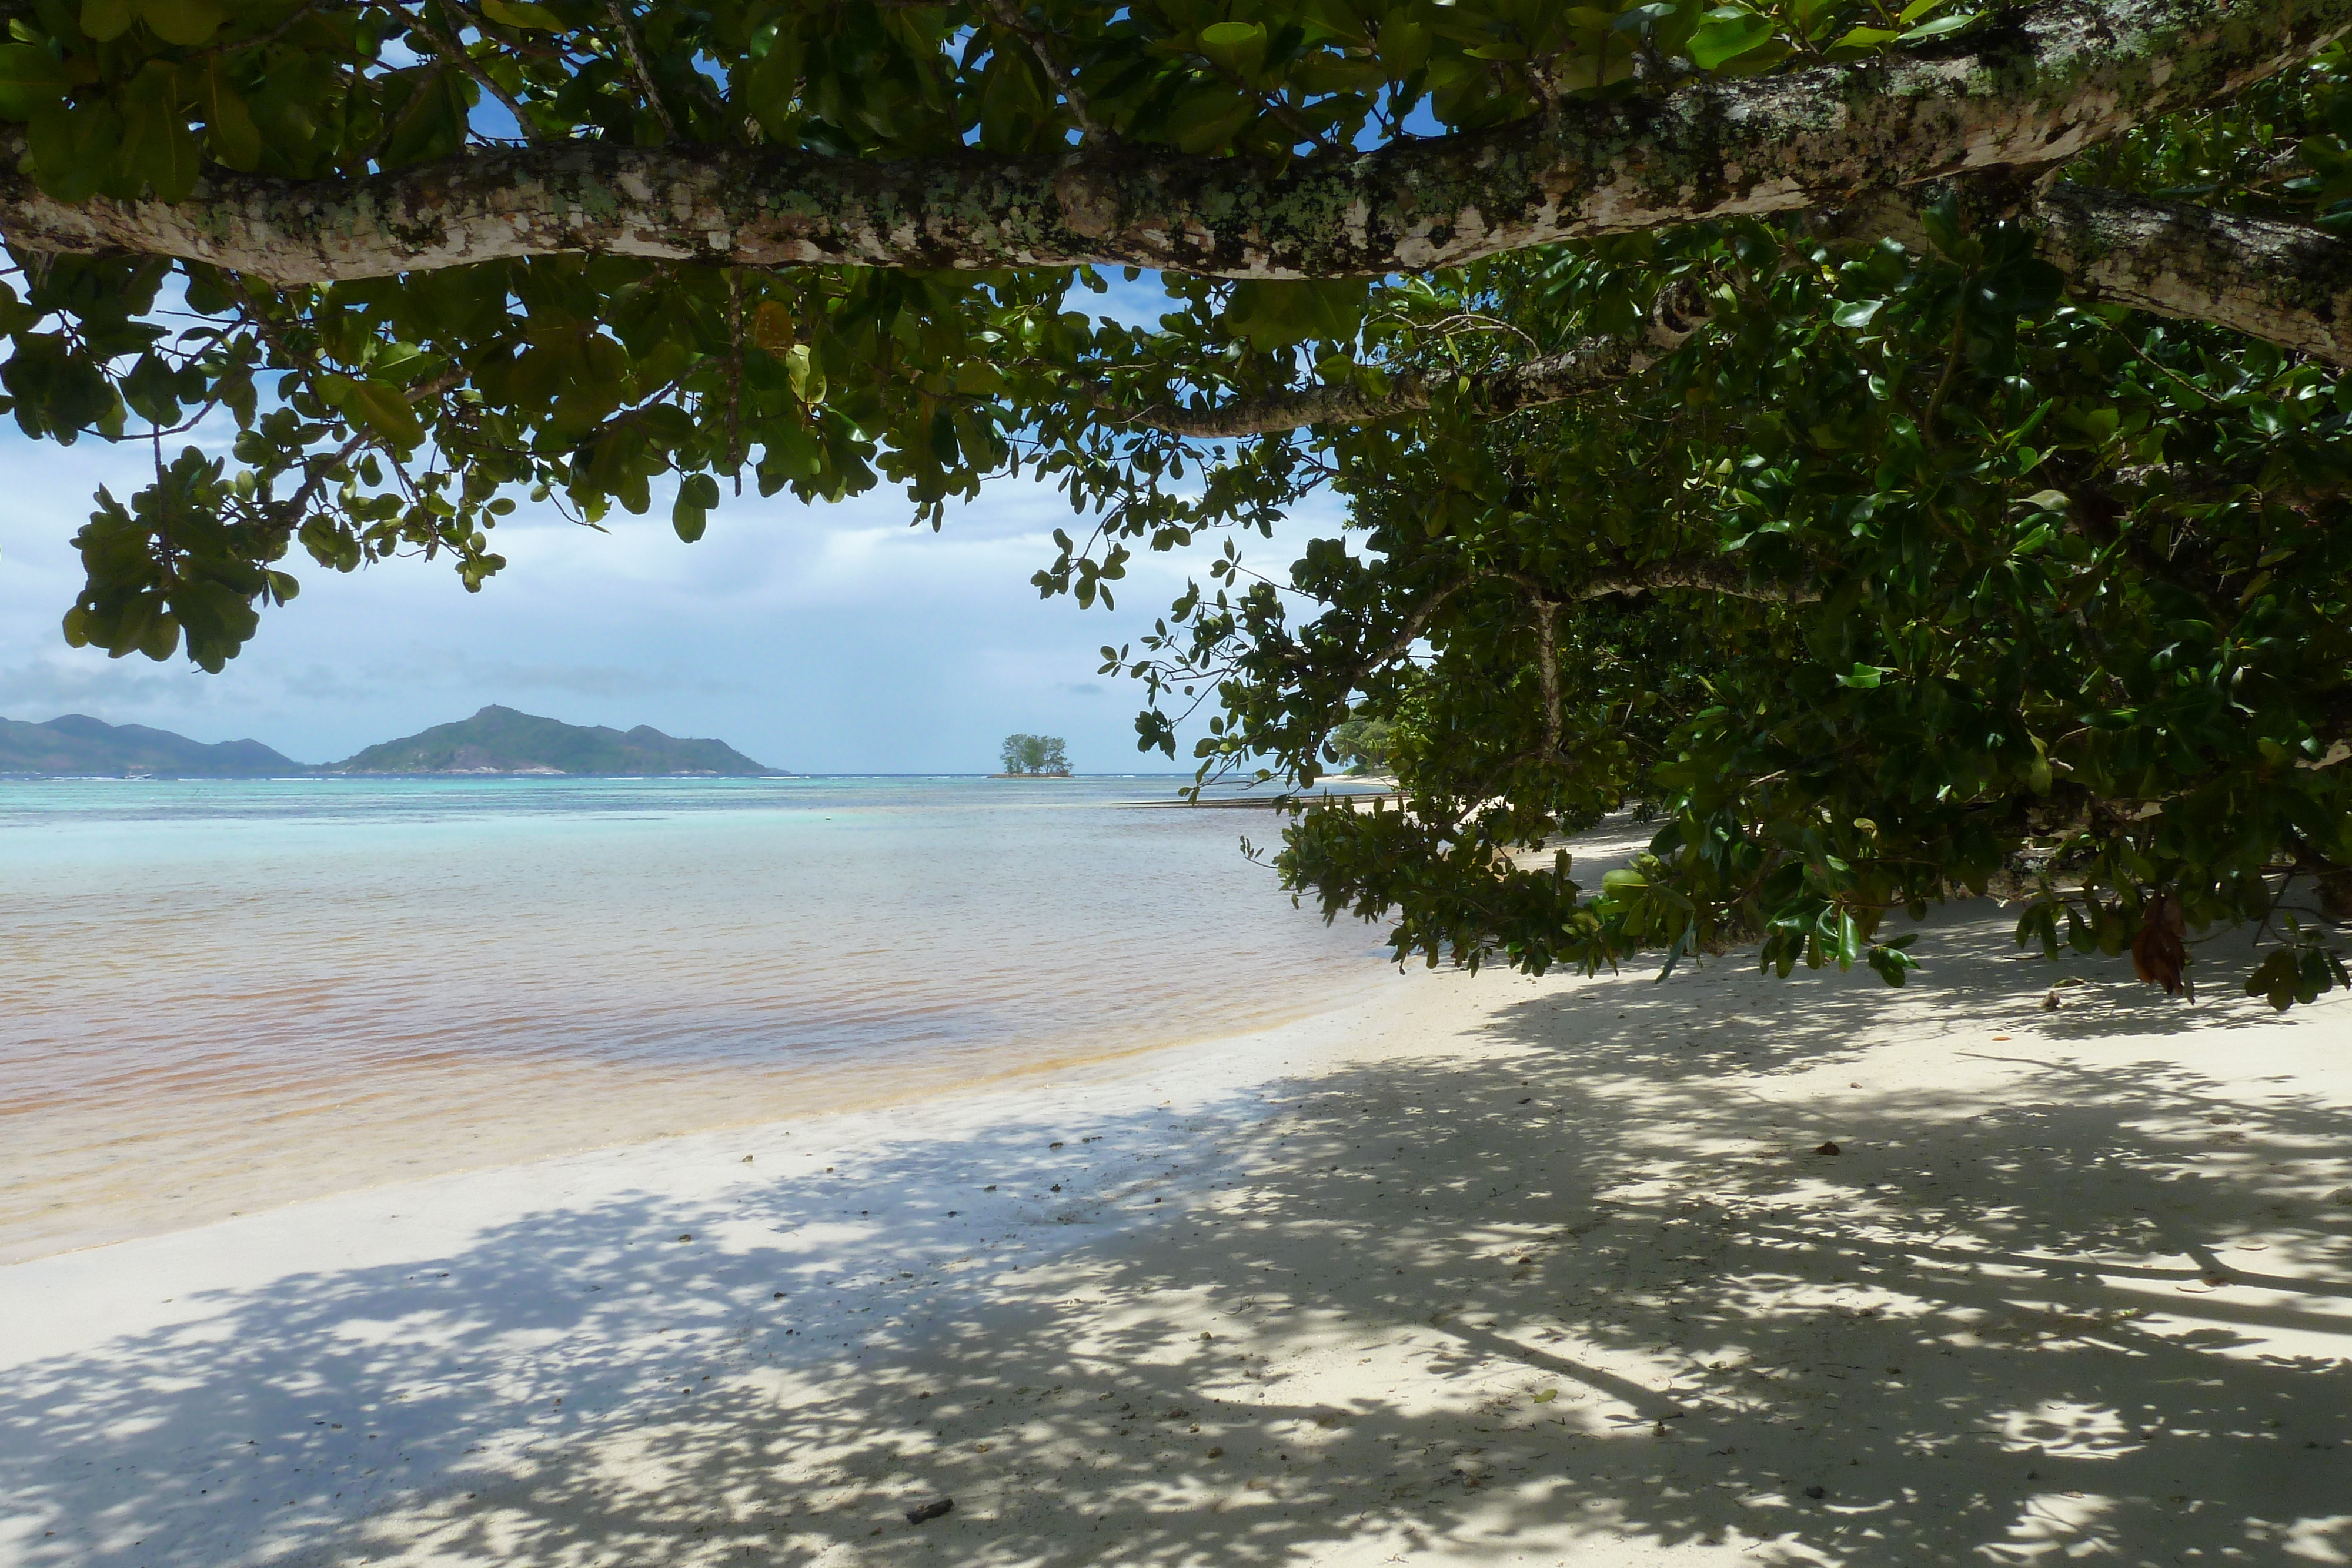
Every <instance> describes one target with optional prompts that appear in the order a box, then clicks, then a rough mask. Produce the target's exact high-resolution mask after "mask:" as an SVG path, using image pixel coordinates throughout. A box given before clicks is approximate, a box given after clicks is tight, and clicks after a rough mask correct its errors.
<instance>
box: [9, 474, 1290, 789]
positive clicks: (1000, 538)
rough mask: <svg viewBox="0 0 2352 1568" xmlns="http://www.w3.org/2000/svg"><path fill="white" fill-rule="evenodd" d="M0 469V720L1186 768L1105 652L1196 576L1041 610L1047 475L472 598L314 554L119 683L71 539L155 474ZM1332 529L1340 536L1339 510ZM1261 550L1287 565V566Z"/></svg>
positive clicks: (566, 529)
mask: <svg viewBox="0 0 2352 1568" xmlns="http://www.w3.org/2000/svg"><path fill="white" fill-rule="evenodd" d="M0 462H5V465H6V471H7V474H8V477H9V483H8V485H7V486H6V489H5V493H0V715H5V716H8V717H11V718H48V717H52V716H55V715H56V714H57V713H61V712H67V711H73V710H79V711H85V712H89V713H93V714H95V715H96V716H99V717H100V718H104V719H107V720H109V721H110V722H115V723H123V722H136V723H142V724H152V725H158V726H161V727H165V728H170V729H176V730H179V731H181V732H182V733H184V734H187V735H191V736H194V737H196V738H198V739H202V740H225V739H235V738H241V737H247V736H250V737H254V738H257V739H259V740H261V741H263V742H265V743H266V744H268V745H270V746H274V747H277V748H278V749H279V750H281V751H283V752H285V753H287V754H288V755H289V756H291V757H294V758H299V759H300V760H303V761H328V760H331V759H335V758H342V757H347V756H349V755H351V754H352V752H354V751H357V750H359V749H360V748H361V747H363V746H367V745H371V744H373V743H374V742H376V741H379V740H383V739H387V738H390V737H394V736H397V735H404V734H408V733H411V732H413V731H415V730H417V729H421V728H423V727H425V726H427V725H431V724H438V723H442V722H445V721H446V720H449V719H453V718H458V717H462V716H465V715H467V714H469V713H471V712H473V711H474V709H476V708H477V707H479V706H482V705H483V704H485V703H491V702H501V703H506V704H509V705H510V706H517V707H521V708H524V709H526V710H527V711H530V712H540V713H548V714H551V715H553V716H556V717H559V718H562V719H566V720H569V721H571V722H573V723H582V724H589V723H593V724H611V725H614V726H617V727H624V728H625V727H629V726H632V725H635V724H651V725H653V726H655V727H657V728H660V729H663V730H667V731H668V732H669V733H670V734H673V735H694V736H712V737H719V738H721V739H724V740H726V741H728V742H729V743H730V744H732V745H734V746H736V747H739V748H740V749H741V750H742V751H744V752H745V753H746V754H748V755H750V756H752V757H755V758H760V759H761V760H762V761H765V762H769V763H772V764H774V765H776V766H779V767H785V768H795V769H799V770H803V771H813V772H814V771H826V772H831V771H844V772H853V771H877V772H929V771H984V770H986V769H988V768H991V767H992V766H993V764H994V762H995V756H996V746H997V742H998V741H999V740H1001V739H1002V738H1003V736H1004V735H1005V734H1007V733H1008V732H1011V731H1013V730H1026V731H1033V732H1036V731H1043V732H1046V733H1051V734H1055V735H1062V736H1066V737H1068V740H1069V743H1070V755H1071V758H1072V760H1073V761H1074V762H1075V763H1076V765H1077V766H1078V767H1079V768H1081V769H1082V770H1124V769H1128V768H1138V767H1141V768H1181V767H1185V766H1188V765H1189V764H1188V763H1187V762H1185V761H1182V760H1180V761H1178V762H1175V763H1171V762H1168V761H1166V760H1164V759H1162V758H1158V757H1157V756H1156V755H1155V756H1153V757H1150V758H1143V757H1139V754H1138V753H1137V752H1136V750H1135V740H1134V730H1133V722H1132V721H1133V715H1134V711H1135V708H1136V707H1137V706H1139V702H1140V694H1139V688H1136V687H1134V686H1133V685H1131V684H1130V683H1129V682H1126V681H1123V680H1117V679H1113V678H1110V677H1104V676H1098V675H1097V667H1098V666H1099V664H1101V657H1100V655H1099V653H1097V649H1098V648H1099V647H1100V646H1101V645H1102V644H1104V643H1112V644H1114V645H1115V644H1118V643H1129V642H1133V641H1136V640H1137V639H1138V638H1139V635H1140V633H1141V632H1144V631H1145V630H1148V629H1149V627H1150V622H1151V621H1152V618H1153V617H1154V616H1156V615H1157V614H1159V613H1160V612H1162V611H1163V610H1164V609H1165V608H1166V606H1167V603H1168V601H1169V600H1170V599H1171V598H1172V597H1173V596H1174V594H1175V593H1176V591H1178V590H1179V589H1180V588H1181V584H1182V581H1183V579H1184V577H1185V575H1186V570H1185V569H1186V567H1187V565H1188V564H1189V563H1187V562H1186V561H1184V560H1182V559H1177V560H1170V559H1165V558H1160V557H1153V556H1149V555H1146V556H1143V557H1141V558H1139V559H1138V560H1137V561H1136V562H1135V563H1134V564H1133V565H1132V566H1131V567H1130V569H1129V578H1128V580H1127V581H1126V582H1125V583H1124V584H1122V585H1121V587H1120V591H1119V594H1118V603H1119V608H1118V612H1116V613H1106V612H1102V611H1100V610H1095V611H1082V610H1080V609H1078V608H1077V606H1076V604H1074V603H1072V602H1071V601H1068V600H1066V599H1056V600H1050V601H1041V600H1040V599H1039V598H1038V595H1037V591H1036V590H1035V589H1034V588H1033V587H1032V586H1030V583H1029V578H1030V574H1031V573H1033V572H1034V571H1035V570H1037V569H1038V568H1040V567H1042V566H1044V565H1045V564H1046V562H1048V561H1049V560H1050V559H1052V557H1053V555H1054V546H1053V544H1052V542H1051V535H1052V531H1053V529H1054V528H1056V527H1063V526H1066V525H1067V524H1068V522H1069V519H1070V516H1071V514H1070V511H1069V507H1068V505H1067V503H1066V501H1064V500H1063V499H1062V497H1060V496H1059V495H1057V494H1056V493H1055V492H1053V491H1052V490H1050V489H1047V488H1045V487H1043V486H1036V485H1033V484H1030V483H1028V482H1026V481H1022V482H1018V483H1008V484H1005V485H1003V486H998V487H996V488H994V489H992V491H991V492H989V493H988V494H986V495H984V496H983V497H982V498H981V499H980V500H979V501H977V502H975V503H973V504H972V505H971V506H968V507H961V508H955V509H951V510H950V513H949V515H948V518H947V524H946V528H945V529H944V530H943V531H942V532H940V533H937V534H934V533H933V532H932V531H931V530H930V529H929V528H908V526H907V519H908V517H909V516H910V512H909V509H908V506H907V504H906V502H905V501H904V499H903V498H902V497H898V496H897V495H896V494H894V493H890V492H884V493H882V494H879V495H874V496H869V497H864V498H862V499H860V500H857V501H853V502H849V503H845V504H844V505H842V506H838V507H823V506H819V507H804V506H802V505H800V504H798V503H796V502H793V501H792V500H791V499H790V498H789V497H778V498H776V499H773V500H761V499H759V498H757V497H745V498H744V499H742V500H741V501H736V500H734V499H732V498H731V497H730V499H729V500H728V501H727V502H726V503H725V504H723V505H722V506H721V507H720V508H719V510H718V511H717V512H715V513H714V514H713V515H712V517H711V522H710V531H709V535H708V536H707V537H706V538H704V539H703V540H702V542H700V543H699V544H697V545H694V546H691V547H689V546H686V545H682V544H680V543H679V542H678V541H677V538H676V537H675V536H674V535H673V534H672V533H671V532H670V529H669V527H668V523H667V505H666V503H665V504H664V505H662V506H658V507H656V509H655V511H654V512H653V513H651V514H649V515H648V516H646V517H626V516H618V517H614V518H613V519H611V520H610V521H609V524H608V526H609V528H610V529H611V531H610V532H609V533H604V534H600V533H597V532H595V531H593V530H590V529H585V528H575V527H572V526H570V525H568V524H565V523H563V522H562V521H561V520H560V519H558V518H556V517H552V516H551V515H550V514H546V513H541V514H540V515H537V516H535V517H520V516H519V517H517V518H516V519H511V520H509V523H508V524H507V525H506V526H504V527H502V528H500V529H499V543H498V546H497V548H498V549H499V551H500V552H501V553H502V554H504V555H506V556H507V557H508V558H509V560H510V562H511V564H510V565H509V568H508V569H507V570H506V571H504V572H502V573H500V574H499V576H498V577H495V578H493V579H491V580H490V581H489V582H488V584H487V585H486V586H485V587H484V589H483V591H481V592H480V593H478V594H468V593H467V592H465V591H464V590H463V589H462V588H461V587H460V586H459V585H458V583H457V580H456V578H455V577H454V575H453V574H452V573H450V572H449V571H448V570H446V568H445V567H443V566H441V565H439V564H437V563H433V564H427V563H423V562H415V561H401V562H395V563H393V564H390V565H388V566H383V567H378V568H374V569H372V570H367V571H364V572H360V573H355V574H352V575H350V576H343V575H339V574H337V573H334V572H331V571H327V570H323V569H320V568H319V567H317V566H315V565H313V564H312V563H310V561H309V560H308V559H299V558H298V559H291V560H289V562H288V565H289V569H290V570H294V571H295V572H296V574H297V575H298V576H299V578H300V580H301V582H302V592H301V594H300V596H299V598H297V599H296V600H295V601H294V602H293V603H292V604H290V605H289V606H287V607H286V608H284V609H282V610H275V611H268V612H264V616H263V622H262V628H261V632H260V634H259V635H258V636H257V638H256V639H255V641H254V642H253V643H251V644H250V645H249V646H248V648H247V651H246V653H244V655H243V656H241V657H240V658H238V659H236V660H235V661H234V662H232V663H231V664H230V665H229V667H228V669H227V670H226V672H224V673H223V674H220V675H217V676H212V675H205V674H202V673H201V672H194V671H191V670H190V669H189V668H188V667H187V666H185V665H184V664H179V663H173V664H163V665H158V664H151V663H149V662H148V661H146V660H144V659H142V658H138V657H136V656H134V657H132V658H131V659H128V660H122V661H110V660H108V659H107V658H106V657H105V655H104V654H103V653H98V652H97V651H95V650H89V649H82V650H74V649H68V648H67V647H66V646H65V645H64V643H63V641H62V639H61V638H60V636H59V634H58V617H59V616H60V615H61V614H62V613H63V612H64V610H65V609H66V607H67V605H68V603H70V602H71V600H72V597H73V594H74V591H75V590H76V589H77V588H78V587H79V583H80V581H81V564H80V561H79V559H78V558H77V557H76V555H75V553H74V551H73V549H71V548H70V545H69V544H68V540H69V539H70V538H71V537H72V535H73V533H74V531H75V530H76V529H77V528H79V527H80V526H81V523H82V521H83V519H84V518H85V517H87V516H88V514H89V497H90V493H91V492H92V491H93V490H94V489H95V488H96V487H97V486H99V485H100V484H101V483H109V484H111V485H112V486H114V488H115V491H116V494H118V495H121V494H125V493H127V492H128V491H129V490H130V489H132V488H135V487H136V486H138V485H140V484H141V483H142V482H143V479H142V475H143V471H144V461H143V455H142V454H141V453H139V452H138V451H137V450H135V449H128V448H107V447H105V446H103V445H100V444H91V443H87V442H86V443H84V444H80V445H78V446H75V447H73V448H70V449H60V448H58V447H56V446H53V445H48V444H34V443H28V442H26V441H24V440H23V439H21V438H20V437H16V436H15V435H13V434H11V435H8V436H5V437H0ZM1312 520H1313V522H1314V524H1315V525H1316V526H1315V528H1313V530H1312V531H1318V532H1329V531H1331V528H1332V526H1333V525H1332V522H1331V520H1330V517H1329V516H1328V514H1324V515H1322V516H1319V517H1316V518H1314V519H1312ZM1298 531H1299V533H1300V535H1301V537H1303V536H1304V534H1305V533H1306V532H1307V531H1309V530H1308V529H1307V528H1305V527H1302V528H1300V529H1299V530H1298ZM1284 542H1285V543H1286V542H1287V541H1284ZM1248 545H1249V546H1250V547H1252V549H1251V553H1252V554H1253V555H1255V556H1257V557H1259V558H1260V559H1265V560H1267V561H1287V560H1288V559H1289V552H1287V551H1286V549H1283V548H1282V546H1281V545H1280V544H1275V545H1269V544H1267V543H1266V542H1265V541H1263V540H1259V539H1256V538H1255V537H1253V538H1251V539H1250V540H1249V541H1248ZM1202 564H1203V565H1204V564H1205V563H1204V562H1203V563H1202Z"/></svg>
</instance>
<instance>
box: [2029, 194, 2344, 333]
mask: <svg viewBox="0 0 2352 1568" xmlns="http://www.w3.org/2000/svg"><path fill="white" fill-rule="evenodd" d="M2033 216H2034V218H2035V219H2036V220H2037V221H2038V222H2039V223H2040V224H2041V225H2042V255H2043V256H2045V257H2047V258H2048V259H2049V260H2050V261H2051V262H2053V264H2055V265H2056V266H2057V267H2058V268H2059V270H2061V271H2062V272H2064V273H2065V274H2066V275H2067V276H2068V277H2069V278H2070V279H2071V280H2072V281H2073V284H2074V291H2075V292H2076V293H2078V294H2082V295H2086V296H2088V297H2090V298H2095V299H2105V300H2110V301H2112V302H2114V303H2116V304H2118V305H2128V306H2131V307H2133V308H2135V309H2139V310H2148V311H2153V312H2154V313H2156V314H2157V315H2159V316H2175V317H2179V318H2182V319H2187V320H2191V321H2210V322H2211V323H2213V324H2214V325H2215V326H2219V327H2228V328H2231V329H2235V330H2237V331H2241V332H2243V333H2245V334H2247V335H2248V336H2249V337H2254V338H2261V339H2263V340H2266V341H2269V342H2273V343H2276V344H2278V345H2279V346H2280V347H2281V348H2283V349H2292V350H2296V351H2298V352H2300V353H2305V354H2310V355H2312V356H2313V357H2315V358H2316V359H2322V360H2326V361H2328V362H2329V363H2331V364H2336V365H2352V245H2347V243H2346V242H2344V241H2342V240H2339V239H2336V238H2335V237H2334V236H2333V235H2325V234H2322V233H2320V232H2319V231H2318V230H2317V229H2314V228H2307V227H2305V225H2301V224H2291V223H2281V222H2279V221H2277V220H2276V219H2273V218H2253V217H2246V216H2243V215H2242V214H2236V213H2222V212H2216V211H2214V210H2213V209H2211V208H2210V207H2195V206H2189V205H2185V204H2180V203H2176V202H2162V201H2158V200H2157V199H2156V198H2154V197H2152V196H2137V195H2129V194H2126V193H2123V192H2119V191H2103V190H2097V189H2095V188H2093V187H2091V186H2088V185H2071V184H2064V183H2058V184H2053V185H2052V186H2051V187H2050V188H2049V189H2048V190H2046V191H2044V192H2042V194H2041V195H2040V196H2039V197H2037V198H2036V199H2035V201H2034V204H2033Z"/></svg>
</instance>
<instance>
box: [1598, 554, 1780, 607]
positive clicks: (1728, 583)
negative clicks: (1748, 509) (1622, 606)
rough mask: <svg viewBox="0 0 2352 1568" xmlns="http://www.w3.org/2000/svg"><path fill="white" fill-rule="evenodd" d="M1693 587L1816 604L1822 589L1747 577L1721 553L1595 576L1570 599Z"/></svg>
mask: <svg viewBox="0 0 2352 1568" xmlns="http://www.w3.org/2000/svg"><path fill="white" fill-rule="evenodd" d="M1674 589H1692V590H1695V591H1698V592H1701V593H1719V594H1722V595H1723V596H1724V597H1725V598H1727V599H1752V600H1755V601H1758V602H1759V603H1764V604H1818V603H1820V602H1821V598H1822V591H1821V590H1820V589H1819V588H1816V587H1814V586H1813V585H1812V584H1811V583H1805V582H1764V581H1758V580H1756V579H1754V578H1751V577H1749V576H1748V574H1747V573H1746V572H1745V571H1742V570H1739V568H1738V567H1737V566H1735V565H1734V564H1733V563H1732V562H1730V561H1728V560H1727V559H1724V558H1723V557H1721V556H1700V557H1693V558H1690V559H1680V560H1661V561H1653V562H1651V563H1650V564H1649V565H1647V566H1639V567H1634V568H1632V569H1630V570H1625V571H1620V572H1612V573H1611V574H1609V575H1608V576H1606V577H1596V578H1594V579H1592V580H1590V581H1589V582H1587V583H1585V584H1584V585H1583V586H1582V587H1581V588H1578V589H1574V590H1571V591H1570V593H1569V595H1568V597H1570V598H1571V599H1584V600H1591V599H1605V598H1607V597H1608V596H1610V595H1611V594H1612V593H1657V592H1661V591H1668V590H1674Z"/></svg>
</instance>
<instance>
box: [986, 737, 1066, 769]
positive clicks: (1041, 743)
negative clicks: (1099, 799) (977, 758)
mask: <svg viewBox="0 0 2352 1568" xmlns="http://www.w3.org/2000/svg"><path fill="white" fill-rule="evenodd" d="M999 755H1000V758H1002V760H1003V764H1004V771H1005V772H1006V773H1008V774H1013V773H1018V774H1023V775H1025V776H1028V777H1032V778H1041V777H1059V778H1067V777H1068V776H1069V772H1070V757H1069V750H1068V747H1067V744H1066V742H1065V741H1064V740H1063V739H1062V737H1060V736H1058V735H1008V736H1006V737H1004V745H1003V748H1002V749H1001V751H1000V753H999Z"/></svg>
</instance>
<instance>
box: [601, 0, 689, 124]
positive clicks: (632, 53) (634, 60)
mask: <svg viewBox="0 0 2352 1568" xmlns="http://www.w3.org/2000/svg"><path fill="white" fill-rule="evenodd" d="M604 9H605V11H606V12H607V13H608V14H610V16H612V18H613V30H614V32H615V33H616V34H618V35H619V37H620V40H621V53H622V54H624V55H625V56H627V57H628V61H629V68H630V69H631V70H633V71H635V72H636V74H637V85H638V86H639V87H641V88H643V89H645V93H646V107H647V108H648V109H651V110H653V111H654V118H655V119H656V120H660V121H661V128H662V136H663V137H664V138H665V139H666V140H667V141H677V140H678V134H677V120H673V119H671V118H670V113H669V105H668V104H667V103H665V102H663V101H662V95H661V89H659V88H657V87H656V86H655V85H654V73H653V72H651V71H650V70H647V69H646V56H645V51H644V50H643V49H641V48H639V47H637V29H636V26H635V24H634V23H632V22H631V21H630V20H629V14H628V12H626V11H625V10H624V9H622V7H621V0H604Z"/></svg>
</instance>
